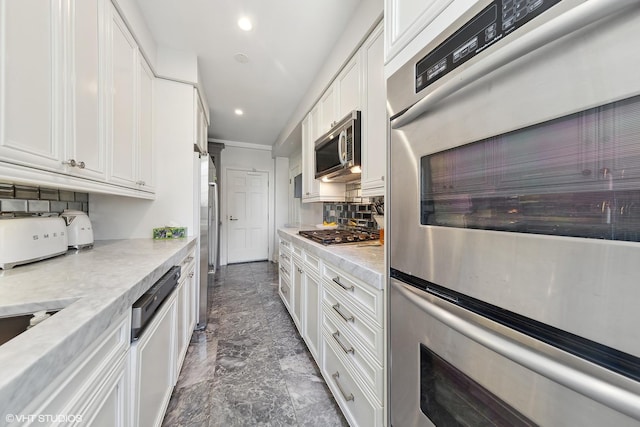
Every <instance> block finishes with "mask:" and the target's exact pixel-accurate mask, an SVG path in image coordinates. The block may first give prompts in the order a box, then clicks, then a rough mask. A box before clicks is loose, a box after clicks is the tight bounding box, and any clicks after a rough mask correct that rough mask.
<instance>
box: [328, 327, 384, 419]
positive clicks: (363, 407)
mask: <svg viewBox="0 0 640 427" xmlns="http://www.w3.org/2000/svg"><path fill="white" fill-rule="evenodd" d="M341 351H342V350H341V349H339V348H337V344H335V341H334V339H333V337H331V336H330V335H329V334H328V333H327V332H326V331H325V332H324V333H323V335H322V354H323V361H322V366H321V371H322V375H324V379H325V381H326V382H327V385H328V386H329V389H330V390H331V393H332V394H333V396H334V397H335V399H336V401H337V402H338V405H339V406H340V409H342V413H343V414H344V416H345V418H346V419H347V421H348V422H349V425H351V426H352V427H356V426H361V427H378V426H382V425H383V419H382V417H383V411H382V405H380V404H379V403H376V402H375V399H374V398H373V396H372V395H371V393H370V392H369V391H368V390H367V388H366V387H363V386H362V380H360V378H359V377H358V376H357V375H355V374H354V373H353V369H352V368H351V367H350V366H349V363H348V362H347V361H346V360H345V358H344V357H343V356H342V354H341Z"/></svg>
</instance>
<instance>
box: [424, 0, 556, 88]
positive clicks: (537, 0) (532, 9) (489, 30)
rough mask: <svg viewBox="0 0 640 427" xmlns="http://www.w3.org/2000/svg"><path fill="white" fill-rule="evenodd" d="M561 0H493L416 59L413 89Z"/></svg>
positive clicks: (441, 73) (426, 84)
mask: <svg viewBox="0 0 640 427" xmlns="http://www.w3.org/2000/svg"><path fill="white" fill-rule="evenodd" d="M560 1H562V0H494V1H492V2H491V3H490V4H489V5H488V6H487V7H485V8H484V9H483V10H482V11H481V12H479V13H478V14H477V15H475V16H474V17H473V18H472V19H470V20H469V21H468V22H467V23H466V24H464V25H463V26H462V27H461V28H460V29H458V30H457V31H456V32H455V33H453V35H451V36H450V37H449V38H447V39H446V40H445V41H444V42H442V43H440V45H438V46H437V47H436V48H435V49H434V50H432V51H431V52H429V54H428V55H427V56H425V57H424V58H422V59H421V60H420V61H418V62H417V63H416V82H415V84H416V93H418V92H420V91H421V90H422V89H424V88H426V87H427V86H429V85H431V84H433V83H434V82H436V81H437V80H438V79H440V78H441V77H443V76H445V75H447V74H448V73H450V72H451V71H453V70H455V69H456V68H457V67H459V66H460V65H462V64H464V63H465V62H467V61H468V60H469V59H471V58H473V57H474V56H476V55H478V54H479V53H480V52H482V51H484V50H485V49H486V48H488V47H489V46H491V45H493V44H494V43H497V42H498V41H500V40H501V39H503V38H505V37H507V36H509V35H511V34H512V33H513V32H514V31H515V30H517V29H518V28H520V27H522V26H523V25H525V24H526V23H527V22H529V21H531V20H532V19H534V18H535V17H536V16H538V15H540V14H541V13H543V12H545V11H546V10H548V9H549V8H551V7H552V6H554V5H556V4H558V3H560Z"/></svg>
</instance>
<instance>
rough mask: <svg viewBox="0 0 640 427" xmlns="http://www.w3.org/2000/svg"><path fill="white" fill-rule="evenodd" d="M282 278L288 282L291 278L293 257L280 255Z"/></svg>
mask: <svg viewBox="0 0 640 427" xmlns="http://www.w3.org/2000/svg"><path fill="white" fill-rule="evenodd" d="M279 264H280V268H279V270H280V277H284V278H286V279H287V280H289V278H290V277H291V255H287V254H285V253H280V262H279Z"/></svg>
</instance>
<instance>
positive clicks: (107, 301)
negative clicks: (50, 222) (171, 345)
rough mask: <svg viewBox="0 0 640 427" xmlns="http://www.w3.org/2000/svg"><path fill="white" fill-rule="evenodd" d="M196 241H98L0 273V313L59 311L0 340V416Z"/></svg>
mask: <svg viewBox="0 0 640 427" xmlns="http://www.w3.org/2000/svg"><path fill="white" fill-rule="evenodd" d="M195 243H196V240H195V237H190V238H186V239H175V240H152V239H132V240H108V241H97V242H96V243H95V245H94V247H93V249H90V250H85V251H80V252H71V251H70V252H68V253H67V254H66V255H64V256H60V257H56V258H52V259H49V260H46V261H40V262H37V263H33V264H29V265H24V266H19V267H15V268H14V269H11V270H6V271H5V270H2V271H0V317H6V316H12V315H17V314H24V313H32V312H35V311H40V310H48V311H55V310H59V309H62V310H60V311H59V312H58V313H56V314H55V315H53V316H51V317H50V318H49V319H47V320H45V321H44V322H42V323H40V324H39V325H37V326H36V327H34V328H31V329H29V330H27V331H25V332H23V333H22V334H20V335H19V336H17V337H15V338H14V339H12V340H10V341H8V342H7V343H5V344H3V345H2V346H0V414H6V413H19V412H20V410H22V409H23V408H24V407H25V406H26V405H27V404H29V403H30V402H31V401H32V400H33V398H35V397H36V396H37V395H38V393H39V392H40V391H41V390H43V389H44V388H45V387H46V386H47V385H48V384H50V383H51V382H52V381H53V380H54V379H55V378H56V377H57V376H58V375H59V374H60V373H62V372H63V371H64V369H65V368H66V367H67V366H68V365H69V363H71V362H72V361H73V360H74V359H75V358H76V357H77V356H78V355H79V354H80V353H81V352H82V350H84V349H85V348H87V346H89V345H90V344H92V343H93V342H94V341H95V339H96V338H97V337H98V336H100V334H101V333H103V332H104V331H106V330H108V329H109V327H111V326H113V324H112V323H113V322H115V321H116V320H117V319H118V318H119V317H120V316H122V315H123V313H125V312H126V311H127V310H130V309H131V304H132V303H133V302H134V301H135V300H137V299H138V298H139V297H140V296H141V295H142V294H143V293H144V292H145V291H146V290H147V289H149V288H150V287H151V285H152V284H153V283H154V282H155V281H157V280H158V279H159V278H160V277H162V275H163V274H164V273H166V272H167V271H168V270H169V268H171V267H172V266H173V265H177V264H179V263H180V262H181V261H182V259H183V258H184V257H185V256H187V254H188V253H189V251H190V250H192V249H193V248H195Z"/></svg>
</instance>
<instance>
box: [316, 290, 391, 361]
mask: <svg viewBox="0 0 640 427" xmlns="http://www.w3.org/2000/svg"><path fill="white" fill-rule="evenodd" d="M334 292H335V291H333V290H330V289H328V287H327V286H324V287H323V288H322V301H323V308H322V310H323V311H325V312H330V313H332V314H333V315H335V316H336V317H335V319H336V321H338V323H339V324H341V325H342V327H343V328H346V329H347V330H349V332H350V333H351V335H353V336H354V337H355V338H356V339H358V340H359V341H360V342H361V343H362V344H363V345H364V347H365V348H366V349H367V350H368V351H369V352H370V353H371V354H372V355H374V356H375V357H376V359H377V360H378V361H381V360H382V351H383V334H382V328H380V327H379V326H377V325H375V324H374V323H373V322H372V321H371V320H370V319H369V318H368V317H367V316H365V315H364V314H362V312H361V311H359V310H358V309H357V308H356V307H355V306H354V305H352V304H351V303H349V301H344V299H340V298H338V296H337V295H335V294H334Z"/></svg>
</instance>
